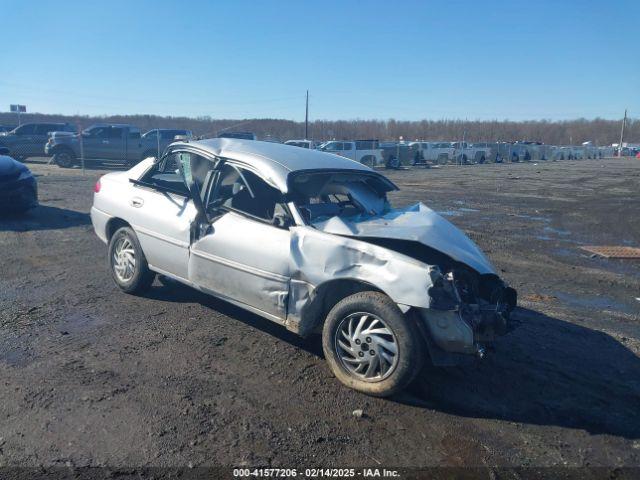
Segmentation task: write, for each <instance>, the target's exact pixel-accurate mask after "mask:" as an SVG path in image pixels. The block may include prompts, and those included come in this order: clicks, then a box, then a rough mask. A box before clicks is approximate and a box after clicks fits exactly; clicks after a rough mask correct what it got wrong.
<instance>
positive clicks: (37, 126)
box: [0, 123, 76, 160]
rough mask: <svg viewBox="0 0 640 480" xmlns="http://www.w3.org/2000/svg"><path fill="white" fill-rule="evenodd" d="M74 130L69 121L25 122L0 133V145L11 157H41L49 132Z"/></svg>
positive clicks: (20, 158)
mask: <svg viewBox="0 0 640 480" xmlns="http://www.w3.org/2000/svg"><path fill="white" fill-rule="evenodd" d="M60 131H62V132H75V131H76V127H75V126H74V125H71V124H70V123H25V124H23V125H20V126H19V127H17V128H15V129H13V130H12V131H10V132H4V133H0V147H6V148H8V149H9V152H10V154H11V156H12V157H13V158H16V159H18V160H25V159H27V158H29V157H43V156H44V155H45V153H44V145H45V143H47V139H48V137H49V133H50V132H60Z"/></svg>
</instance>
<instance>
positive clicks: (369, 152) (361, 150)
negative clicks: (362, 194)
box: [318, 140, 384, 168]
mask: <svg viewBox="0 0 640 480" xmlns="http://www.w3.org/2000/svg"><path fill="white" fill-rule="evenodd" d="M318 150H321V151H323V152H328V153H335V154H336V155H340V156H342V157H346V158H350V159H351V160H355V161H356V162H360V163H362V164H364V165H367V166H368V167H372V168H373V167H375V166H380V165H384V158H383V155H382V150H381V149H380V145H379V143H378V140H353V141H351V140H339V141H337V140H332V141H330V142H325V143H323V144H322V145H320V147H318Z"/></svg>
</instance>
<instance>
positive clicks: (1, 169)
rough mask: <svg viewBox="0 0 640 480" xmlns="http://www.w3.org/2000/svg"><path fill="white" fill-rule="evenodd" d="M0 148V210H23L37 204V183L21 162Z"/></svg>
mask: <svg viewBox="0 0 640 480" xmlns="http://www.w3.org/2000/svg"><path fill="white" fill-rule="evenodd" d="M8 154H9V151H8V150H7V149H6V148H0V211H2V212H24V211H27V210H29V209H30V208H34V207H37V206H38V184H37V182H36V179H35V177H34V176H33V175H32V174H31V171H29V169H28V168H27V167H26V165H24V164H23V163H20V162H18V161H17V160H14V159H13V158H11V157H10V156H9V155H8Z"/></svg>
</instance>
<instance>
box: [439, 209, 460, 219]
mask: <svg viewBox="0 0 640 480" xmlns="http://www.w3.org/2000/svg"><path fill="white" fill-rule="evenodd" d="M436 213H437V214H438V215H442V216H443V217H459V216H460V215H462V214H461V213H460V212H458V211H457V210H436Z"/></svg>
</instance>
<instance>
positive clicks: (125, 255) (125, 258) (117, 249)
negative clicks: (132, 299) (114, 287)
mask: <svg viewBox="0 0 640 480" xmlns="http://www.w3.org/2000/svg"><path fill="white" fill-rule="evenodd" d="M113 270H114V272H115V274H116V277H118V280H120V281H121V282H123V283H127V282H130V281H131V279H132V278H133V276H134V275H135V272H136V255H135V250H134V248H133V244H132V243H131V240H129V239H128V238H127V237H125V236H122V237H120V238H119V239H118V240H117V241H116V244H115V245H114V249H113Z"/></svg>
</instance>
